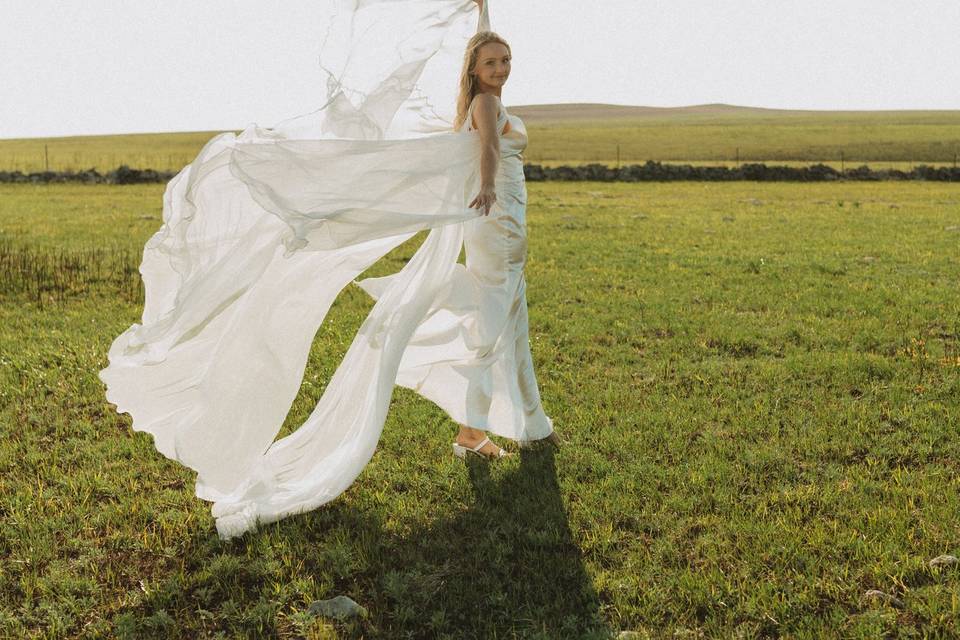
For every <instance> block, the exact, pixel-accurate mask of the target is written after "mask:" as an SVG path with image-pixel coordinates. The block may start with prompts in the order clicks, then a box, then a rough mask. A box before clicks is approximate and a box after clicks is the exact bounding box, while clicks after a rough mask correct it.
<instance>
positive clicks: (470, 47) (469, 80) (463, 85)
mask: <svg viewBox="0 0 960 640" xmlns="http://www.w3.org/2000/svg"><path fill="white" fill-rule="evenodd" d="M490 42H499V43H500V44H502V45H503V46H505V47H506V48H507V53H508V54H510V55H512V53H511V52H510V45H509V44H507V41H506V40H504V39H503V38H501V37H500V36H499V35H497V34H496V33H494V32H493V31H478V32H477V33H476V34H474V36H473V37H472V38H470V42H468V43H467V50H466V51H465V52H464V54H463V69H462V70H461V71H460V93H459V94H458V95H457V117H456V118H455V119H454V121H453V128H454V130H459V129H460V127H462V126H463V123H464V122H465V121H466V119H467V110H468V109H469V108H470V103H471V102H473V97H474V96H475V95H477V92H478V91H477V90H478V86H477V76H475V75H473V74H472V73H470V72H471V71H473V68H474V66H476V64H477V55H478V54H479V53H480V47H482V46H483V45H485V44H488V43H490Z"/></svg>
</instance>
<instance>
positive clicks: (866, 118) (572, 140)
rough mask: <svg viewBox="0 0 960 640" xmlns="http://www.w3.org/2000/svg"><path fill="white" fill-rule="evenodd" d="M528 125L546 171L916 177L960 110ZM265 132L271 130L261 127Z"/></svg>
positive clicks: (157, 164)
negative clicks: (651, 166) (686, 169)
mask: <svg viewBox="0 0 960 640" xmlns="http://www.w3.org/2000/svg"><path fill="white" fill-rule="evenodd" d="M509 109H510V110H511V112H512V113H516V114H517V115H519V116H520V117H521V118H523V119H524V122H525V123H526V125H527V128H528V130H529V134H530V135H529V137H530V146H529V147H528V148H527V151H526V153H525V154H524V157H525V159H526V161H527V162H533V163H541V164H548V165H557V164H579V163H584V162H602V163H604V164H609V165H614V164H616V162H617V158H618V147H619V160H620V162H621V163H622V164H626V163H642V162H646V161H647V160H657V161H674V162H701V163H704V162H707V163H709V164H734V163H735V162H736V160H737V157H738V156H737V154H738V149H739V159H740V161H741V162H776V163H785V162H786V163H799V164H810V163H812V162H824V163H829V164H831V165H834V166H836V167H838V168H839V166H840V164H841V159H840V155H841V153H843V161H844V162H845V163H846V166H847V167H851V166H854V164H863V163H869V164H870V165H871V166H877V167H878V168H897V169H905V170H909V169H910V168H911V165H913V164H919V163H924V164H929V165H942V164H949V165H952V164H954V163H955V162H957V158H958V154H960V111H790V110H775V109H757V108H750V107H733V106H728V105H702V106H696V107H679V108H650V107H617V106H611V105H532V106H519V107H509ZM263 124H267V123H263ZM215 133H217V132H213V131H209V132H192V133H172V134H140V135H118V136H80V137H73V138H48V139H28V140H0V171H3V170H9V171H12V170H21V171H41V170H43V169H44V168H45V167H46V166H49V167H50V169H51V170H53V171H66V170H83V169H88V168H91V167H93V168H96V169H98V170H100V171H108V170H111V169H116V168H117V167H118V166H119V165H121V164H127V165H128V166H130V167H134V168H140V169H145V168H150V169H158V170H163V171H172V170H178V169H180V168H181V167H183V166H184V165H186V164H187V163H189V162H191V161H192V160H193V159H194V157H195V156H196V154H197V152H198V151H199V150H200V148H201V147H202V146H203V144H204V143H206V142H207V141H208V140H209V139H210V138H211V137H212V136H213V135H215Z"/></svg>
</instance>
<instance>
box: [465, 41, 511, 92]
mask: <svg viewBox="0 0 960 640" xmlns="http://www.w3.org/2000/svg"><path fill="white" fill-rule="evenodd" d="M473 71H474V73H475V74H476V75H477V78H478V79H479V80H480V82H481V83H482V84H484V85H487V86H491V87H502V86H503V84H504V83H505V82H506V81H507V78H508V77H509V76H510V50H509V49H507V47H506V46H504V45H502V44H500V43H499V42H488V43H487V44H485V45H483V46H482V47H480V50H479V51H478V52H477V63H476V65H475V66H474V68H473Z"/></svg>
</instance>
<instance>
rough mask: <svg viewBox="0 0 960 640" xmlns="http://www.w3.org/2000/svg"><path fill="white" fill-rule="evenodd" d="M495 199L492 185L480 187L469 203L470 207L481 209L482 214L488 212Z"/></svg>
mask: <svg viewBox="0 0 960 640" xmlns="http://www.w3.org/2000/svg"><path fill="white" fill-rule="evenodd" d="M496 201H497V194H496V193H495V192H494V190H493V187H480V193H478V194H477V197H476V198H474V199H473V202H471V203H470V208H471V209H483V215H487V214H488V213H490V207H492V206H493V203H494V202H496Z"/></svg>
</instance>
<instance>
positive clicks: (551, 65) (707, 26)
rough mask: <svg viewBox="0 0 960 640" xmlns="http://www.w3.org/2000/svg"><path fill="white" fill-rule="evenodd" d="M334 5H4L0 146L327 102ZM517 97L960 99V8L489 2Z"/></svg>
mask: <svg viewBox="0 0 960 640" xmlns="http://www.w3.org/2000/svg"><path fill="white" fill-rule="evenodd" d="M327 2H329V0H202V1H201V0H164V1H163V2H160V1H159V0H0V138H15V137H35V136H59V135H80V134H100V133H126V132H147V131H198V130H231V129H240V128H243V127H244V126H246V125H248V124H250V123H253V122H256V123H259V124H261V125H265V126H272V125H274V124H276V123H278V122H279V121H281V120H283V119H285V118H289V117H292V116H295V115H299V114H302V113H305V112H308V111H311V110H313V109H315V108H316V107H317V106H319V104H320V102H319V100H320V98H321V97H322V87H321V86H320V85H319V82H320V79H321V78H320V74H319V72H318V66H317V59H318V55H319V49H320V37H319V35H320V33H321V32H322V28H323V24H322V21H321V16H323V15H324V6H325V5H326V3H327ZM490 3H491V4H490V13H491V22H492V26H493V29H494V30H495V31H498V32H499V33H500V34H501V35H503V36H504V37H505V38H506V39H507V40H508V41H509V42H510V43H511V47H512V49H513V55H514V68H513V74H512V75H511V78H510V81H509V82H508V84H507V86H506V87H505V88H504V93H503V99H504V102H505V103H506V104H507V105H508V106H509V105H518V104H533V103H557V102H606V103H614V104H634V105H649V106H682V105H691V104H704V103H712V102H723V103H727V104H736V105H747V106H758V107H778V108H797V109H960V64H958V61H960V36H958V34H960V2H958V1H957V0H922V1H921V0H912V1H909V2H905V1H902V0H897V1H895V0H869V1H867V0H806V1H805V2H798V1H788V0H782V1H781V0H600V1H598V2H585V1H583V0H490Z"/></svg>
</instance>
